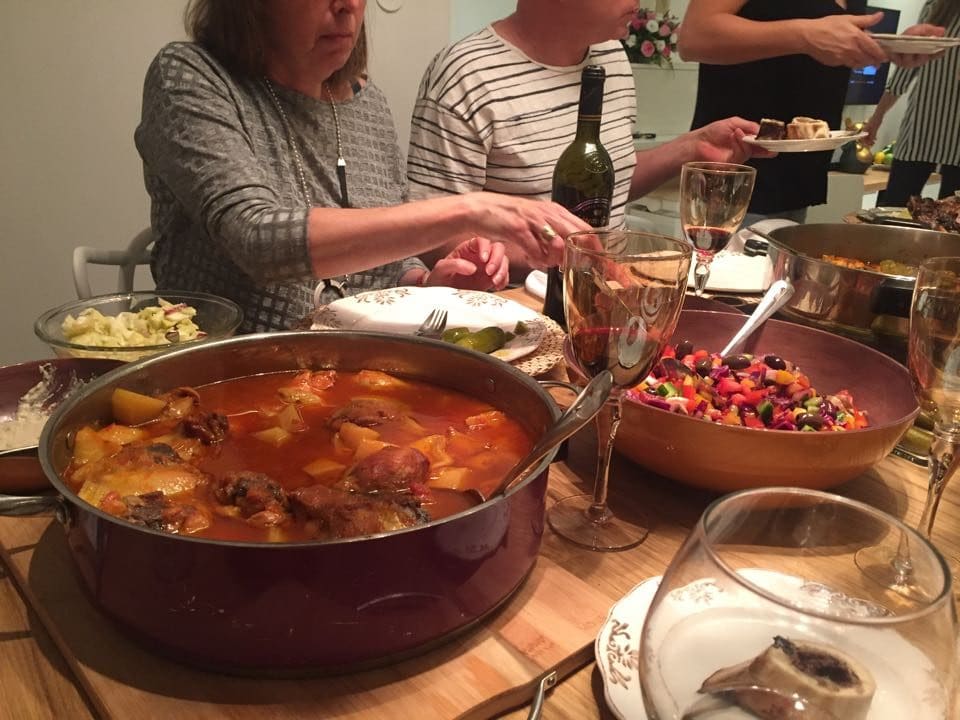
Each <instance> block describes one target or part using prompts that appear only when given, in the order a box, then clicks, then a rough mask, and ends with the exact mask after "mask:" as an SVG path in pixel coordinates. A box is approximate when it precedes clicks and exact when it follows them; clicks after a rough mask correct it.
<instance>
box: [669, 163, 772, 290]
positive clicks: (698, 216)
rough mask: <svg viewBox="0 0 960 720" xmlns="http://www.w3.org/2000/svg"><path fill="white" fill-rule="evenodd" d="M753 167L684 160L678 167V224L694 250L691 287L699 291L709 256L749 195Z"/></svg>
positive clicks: (736, 223) (723, 242)
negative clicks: (695, 259) (694, 259)
mask: <svg viewBox="0 0 960 720" xmlns="http://www.w3.org/2000/svg"><path fill="white" fill-rule="evenodd" d="M756 177H757V171H756V170H755V169H754V168H752V167H750V166H748V165H736V164H734V163H721V162H688V163H684V164H683V168H682V169H681V171H680V224H681V225H682V226H683V232H684V235H686V236H687V240H689V241H690V244H691V245H692V246H693V250H694V252H695V253H696V254H697V264H696V268H695V269H694V275H693V280H694V290H695V292H696V294H697V295H703V292H704V290H705V289H706V287H707V281H708V280H709V279H710V263H711V262H712V261H713V256H714V255H716V254H717V253H718V252H720V251H721V250H723V249H724V248H725V247H726V246H727V243H728V242H730V236H731V235H733V233H735V232H736V231H737V228H739V227H740V223H741V222H743V217H744V215H746V214H747V207H748V206H749V205H750V196H751V195H753V183H754V181H755V180H756Z"/></svg>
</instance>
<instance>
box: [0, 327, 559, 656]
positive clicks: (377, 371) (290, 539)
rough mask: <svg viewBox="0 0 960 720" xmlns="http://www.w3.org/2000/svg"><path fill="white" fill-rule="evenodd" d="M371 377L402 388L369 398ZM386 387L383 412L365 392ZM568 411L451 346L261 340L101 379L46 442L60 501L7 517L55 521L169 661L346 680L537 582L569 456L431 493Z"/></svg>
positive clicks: (388, 339)
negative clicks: (34, 514) (507, 478)
mask: <svg viewBox="0 0 960 720" xmlns="http://www.w3.org/2000/svg"><path fill="white" fill-rule="evenodd" d="M306 371H309V375H303V373H304V372H306ZM361 371H367V372H366V373H364V374H363V375H361ZM324 373H326V374H324ZM331 373H332V375H331ZM330 377H333V379H334V382H333V383H332V385H330V387H326V388H321V389H320V390H319V391H318V385H320V386H322V385H325V384H327V382H328V381H329V379H330ZM359 378H367V379H372V380H374V384H378V383H380V382H381V381H382V382H389V383H393V382H394V381H397V382H399V383H402V384H403V385H405V387H404V388H403V389H398V390H396V391H393V390H387V391H384V392H380V391H381V390H383V388H378V389H372V388H370V387H364V388H363V390H362V391H361V390H360V389H359V386H358V385H356V384H351V383H357V382H361V381H360V380H359ZM304 381H305V382H304ZM232 383H236V384H237V385H232ZM261 384H262V387H261ZM247 385H250V386H255V388H254V387H247ZM237 387H240V388H242V389H243V390H244V392H240V391H239V390H238V389H237ZM180 388H190V389H189V390H180ZM378 393H379V395H380V396H381V397H382V396H384V394H385V395H386V397H387V398H388V400H387V402H385V403H382V404H378V403H373V402H368V400H367V399H368V398H372V397H376V396H377V395H378ZM308 395H315V396H317V397H320V398H321V402H312V401H311V400H310V398H309V397H308ZM118 398H119V400H122V402H118ZM448 403H449V404H450V405H451V406H453V407H459V408H460V410H459V411H458V412H459V413H460V414H459V415H458V416H457V417H456V418H455V419H451V418H450V417H447V416H445V413H448V411H450V409H451V408H450V407H447V404H448ZM251 405H252V407H253V409H254V410H255V411H254V412H251ZM398 409H399V410H400V412H398ZM499 414H502V416H503V418H504V419H505V420H506V421H507V426H509V427H511V428H512V429H511V433H513V434H511V435H509V436H508V437H507V439H503V436H498V435H496V430H495V428H493V427H492V426H493V425H494V424H495V422H496V420H494V418H497V419H499V417H500V415H499ZM558 415H559V409H558V408H557V407H556V405H555V403H554V402H553V400H552V398H551V397H550V396H549V395H548V394H547V392H546V391H545V390H543V389H542V388H541V387H540V385H539V384H538V383H537V382H536V381H534V380H533V379H532V378H530V377H529V376H528V375H526V374H524V373H521V372H520V371H518V370H516V369H515V368H513V367H511V366H510V365H508V364H507V363H504V362H501V361H499V360H497V359H495V358H491V357H489V356H486V355H482V354H480V353H476V352H472V351H469V350H465V349H461V348H457V347H456V346H453V345H451V344H449V343H444V342H441V341H434V340H426V339H422V338H413V337H403V336H393V335H385V334H377V333H359V332H346V331H329V332H298V333H271V334H264V335H247V336H243V337H237V338H232V339H228V340H221V341H215V342H211V343H207V344H203V345H198V346H196V347H192V348H184V349H182V350H172V351H170V352H168V353H164V354H162V355H158V356H154V357H151V358H145V359H143V360H140V361H138V362H136V363H132V364H129V365H126V366H124V367H122V368H119V369H118V370H116V371H115V372H114V373H112V374H111V375H109V376H107V377H105V378H102V379H101V380H98V381H96V382H94V383H91V384H90V385H88V386H86V387H85V388H83V389H82V391H81V393H78V394H77V395H75V396H72V397H71V398H70V399H69V400H68V401H67V403H65V404H64V405H62V406H61V407H60V408H59V409H58V410H57V412H56V413H55V414H54V416H53V417H51V419H50V421H49V422H48V423H47V425H46V427H45V430H44V434H43V437H42V438H41V444H40V456H41V462H42V465H43V468H44V472H45V473H46V475H47V477H48V478H49V480H50V482H51V484H52V485H53V487H54V488H55V489H56V490H57V491H58V492H59V496H54V497H49V496H42V497H36V498H15V499H10V498H4V497H0V513H15V514H23V513H24V511H25V510H26V509H27V508H29V507H34V508H36V509H47V510H50V509H55V510H56V511H57V514H58V516H59V517H61V518H62V519H63V521H64V529H65V532H66V537H67V543H68V546H69V549H70V553H71V556H72V558H73V561H74V564H75V566H76V569H77V571H78V574H79V576H80V578H81V584H82V586H83V587H84V589H85V590H86V591H87V593H88V595H89V596H90V598H91V600H92V602H93V603H94V604H95V605H96V607H98V608H99V609H100V610H101V611H102V612H104V613H105V614H106V615H107V616H108V617H109V618H111V619H112V620H113V621H114V622H115V623H116V624H117V625H118V626H119V627H120V628H121V629H122V630H123V631H124V632H125V633H126V634H127V635H129V636H131V637H132V638H134V639H136V640H138V641H140V642H142V643H144V644H145V645H147V646H148V647H149V648H151V649H152V650H154V651H157V652H160V653H163V654H165V655H168V656H170V657H171V658H173V659H175V660H178V661H180V662H186V663H191V664H195V665H200V666H203V667H206V668H212V669H216V670H219V671H227V672H234V673H244V674H246V673H251V672H261V671H269V672H271V673H277V672H281V673H283V672H287V671H292V672H295V673H302V672H307V671H310V672H324V673H326V672H346V671H350V670H354V669H357V668H362V667H368V666H371V665H379V664H385V663H390V662H392V661H394V660H395V659H397V658H399V657H404V656H407V655H409V654H411V653H415V652H419V651H423V650H426V649H428V648H430V647H432V646H434V645H435V644H437V643H439V642H441V641H446V640H448V639H449V638H451V637H453V636H454V635H456V634H457V633H459V632H462V631H464V630H466V629H467V628H469V627H470V626H472V625H473V624H475V623H478V622H481V621H482V620H483V618H484V617H485V616H486V615H487V614H489V613H491V612H493V611H494V610H495V609H496V608H497V607H498V606H499V605H501V604H502V603H504V602H505V601H506V600H507V599H508V598H509V597H510V596H511V594H512V593H513V592H514V591H515V590H516V589H517V588H518V587H519V586H520V585H521V584H522V582H523V581H524V579H525V578H526V576H527V574H528V573H529V572H530V570H531V568H532V567H533V564H534V562H535V561H536V558H537V554H538V551H539V548H540V543H541V539H542V534H543V530H544V503H545V495H546V482H547V468H548V465H549V462H550V461H551V460H552V456H553V453H550V454H548V455H547V456H546V457H545V458H544V459H543V460H542V461H541V462H540V463H539V464H538V465H537V466H536V467H535V468H534V469H533V471H532V472H531V473H530V474H529V475H528V476H527V477H525V478H524V479H523V480H522V481H520V482H519V483H518V484H517V485H515V486H514V487H513V488H511V490H510V491H509V492H507V493H506V494H504V495H501V496H499V497H495V498H492V499H491V500H489V501H488V502H485V503H482V504H479V505H473V506H472V507H470V508H468V509H464V510H459V511H458V510H457V508H455V507H447V508H444V507H442V503H441V502H440V501H439V500H437V501H435V499H434V498H431V497H430V495H431V494H433V493H435V494H436V495H440V494H442V493H441V492H440V490H441V489H442V488H441V487H440V486H439V485H438V483H448V484H454V483H455V482H456V481H457V480H456V478H455V476H454V475H452V474H449V473H444V472H443V470H444V469H445V468H446V467H450V468H459V467H468V468H470V469H471V470H475V469H477V468H478V467H485V468H486V469H487V470H489V472H490V473H491V474H496V473H497V472H499V469H498V468H503V467H504V465H505V464H509V463H510V462H511V458H516V457H518V456H519V455H520V454H521V453H522V452H523V449H525V448H526V447H529V443H531V442H532V441H533V439H534V438H537V437H539V436H540V435H541V434H542V433H543V432H544V431H545V429H546V428H547V427H548V426H550V425H551V424H552V423H553V422H554V420H555V418H556V417H557V416H558ZM457 418H458V419H457ZM467 418H473V420H470V421H468V420H467ZM478 418H479V419H478ZM118 421H119V422H118ZM411 421H414V422H415V423H417V424H419V425H422V426H423V427H424V428H425V430H426V433H424V432H423V431H422V430H417V431H415V432H414V431H413V430H412V429H411V427H410V422H411ZM488 421H489V422H488ZM301 424H302V425H301ZM484 424H489V425H490V427H481V426H483V425H484ZM451 426H452V427H453V428H454V430H455V431H456V432H457V433H459V434H460V435H462V436H463V437H461V438H457V439H456V440H454V435H453V434H452V433H448V430H450V428H451ZM471 426H473V427H471ZM311 433H312V434H313V435H312V437H310V434H311ZM372 433H376V434H378V435H379V437H376V438H375V437H373V435H372ZM285 434H289V435H290V436H297V435H298V434H299V435H302V436H303V437H304V438H307V437H310V440H309V441H308V442H305V443H303V447H300V448H298V447H297V445H298V444H299V443H297V442H296V439H295V437H289V438H288V437H286V435H285ZM85 435H89V437H84V436H85ZM135 435H136V436H139V437H133V436H135ZM438 435H441V436H445V437H447V440H448V442H447V444H446V447H445V448H442V449H444V450H445V451H446V452H447V454H448V455H449V456H450V458H451V460H450V463H449V465H446V464H445V461H444V459H443V458H441V457H440V454H439V450H438V448H437V446H436V440H433V439H431V437H432V436H438ZM498 437H499V438H500V439H498ZM110 443H112V445H110ZM461 444H462V446H463V449H462V453H461V448H460V445H461ZM103 445H106V447H103ZM341 445H342V447H340V446H341ZM477 445H479V446H480V453H479V455H477V454H476V446H477ZM361 446H363V447H364V450H362V451H361V450H360V447H361ZM470 446H474V448H473V450H471V449H470ZM487 446H489V447H487ZM491 450H492V451H495V452H490V451H491ZM88 451H89V452H90V455H89V456H88V457H87V456H86V453H87V452H88ZM330 453H332V454H330ZM365 453H368V454H365ZM78 454H79V456H80V457H86V462H84V463H80V462H79V461H78ZM358 454H360V455H361V457H358ZM491 456H493V457H491ZM424 458H425V460H424ZM481 458H482V459H481ZM471 463H472V464H471ZM486 463H489V465H485V464H486ZM337 464H339V465H340V466H341V467H339V468H335V467H334V466H335V465H337ZM85 467H90V468H91V469H90V470H84V468H85ZM93 468H96V470H94V469H93ZM425 468H426V469H425ZM84 475H87V477H84ZM448 475H449V477H448ZM457 475H458V476H460V479H463V475H464V474H459V473H458V474H457ZM478 476H481V473H479V472H478ZM80 480H82V481H83V482H82V483H81V482H80ZM484 482H487V481H484ZM88 483H92V484H91V485H90V486H89V491H88V490H85V488H87V487H88V485H87V484H88ZM98 486H105V487H98ZM94 491H96V492H94ZM88 492H89V496H88V499H89V500H90V501H91V502H88V500H87V499H84V498H83V497H81V495H87V494H88ZM458 494H459V493H449V495H452V496H454V497H456V496H457V495H458ZM211 533H213V534H214V535H215V536H209V535H210V534H211Z"/></svg>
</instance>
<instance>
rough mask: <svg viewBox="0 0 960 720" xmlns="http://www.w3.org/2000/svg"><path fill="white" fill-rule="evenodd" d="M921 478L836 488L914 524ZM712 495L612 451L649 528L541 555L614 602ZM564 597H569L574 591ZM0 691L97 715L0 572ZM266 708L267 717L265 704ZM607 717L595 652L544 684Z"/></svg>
mask: <svg viewBox="0 0 960 720" xmlns="http://www.w3.org/2000/svg"><path fill="white" fill-rule="evenodd" d="M505 294H506V295H507V296H509V297H511V298H513V299H515V300H518V301H520V302H523V303H524V304H527V305H529V306H531V307H537V306H538V305H539V301H537V300H535V299H534V298H532V297H530V296H528V295H526V293H525V292H524V291H523V290H510V291H507V292H506V293H505ZM552 374H553V375H555V376H560V375H563V369H562V368H557V369H556V370H555V371H553V373H552ZM595 452H596V446H595V442H594V439H593V437H592V433H590V432H585V433H581V434H580V435H579V436H577V437H575V438H573V439H572V440H571V443H570V447H569V455H568V458H567V462H566V464H560V463H558V464H557V465H555V466H554V468H553V469H552V470H551V480H550V489H549V495H550V499H548V502H550V501H552V500H553V499H556V498H557V497H560V496H563V495H565V494H569V493H570V492H571V490H577V489H580V490H581V491H587V489H588V488H587V484H586V483H585V482H583V481H582V480H580V478H591V477H592V473H593V468H594V461H595ZM925 487H926V473H925V471H924V470H922V469H921V468H918V467H916V466H915V465H911V464H910V463H908V462H907V461H905V460H901V459H898V458H895V457H893V456H890V457H888V458H887V459H885V460H884V461H883V462H882V463H881V464H880V465H879V466H878V467H877V468H875V469H874V470H872V471H871V472H869V473H866V474H864V475H863V476H861V477H859V478H857V479H855V480H853V481H851V482H849V483H846V484H844V485H843V486H841V487H839V488H837V489H836V491H837V492H838V493H840V494H843V495H845V496H848V497H852V498H856V499H859V500H863V501H866V502H870V503H872V504H875V505H877V506H879V507H882V508H883V509H884V510H886V511H888V512H890V513H892V514H894V515H896V516H898V517H901V518H903V519H904V520H905V521H906V522H908V523H909V524H911V525H912V524H915V523H916V522H917V521H918V520H919V515H920V510H921V508H922V505H923V500H924V495H925ZM714 497H715V496H714V495H711V494H710V493H707V492H703V491H699V490H695V489H691V488H686V487H683V486H680V485H677V484H675V483H672V482H669V481H667V480H664V479H662V478H658V477H655V476H651V475H650V474H648V473H645V472H644V471H643V470H641V469H639V468H637V467H636V466H634V465H633V464H631V463H630V462H629V461H626V460H625V459H623V458H620V457H615V460H614V467H613V470H612V482H611V498H610V500H611V505H612V506H614V507H615V508H616V509H617V511H618V512H620V513H621V514H623V515H625V516H627V517H629V516H631V515H634V514H642V515H643V516H644V517H645V518H646V519H648V520H649V521H650V522H651V526H652V533H651V535H650V537H649V538H648V539H647V541H646V542H645V543H644V544H642V545H641V546H639V547H637V548H634V549H632V550H629V551H626V552H622V553H591V552H587V551H584V550H581V549H579V548H577V547H575V546H573V545H571V544H569V543H566V542H565V541H563V540H561V539H559V538H558V537H557V536H555V535H554V534H553V533H551V532H549V531H548V532H547V533H546V535H545V537H544V542H543V548H542V555H543V556H544V557H546V558H548V559H549V560H550V561H552V562H554V563H557V564H558V565H560V566H562V567H564V568H566V569H567V570H569V571H571V572H573V573H575V574H576V575H577V576H578V577H580V578H582V579H584V580H585V581H586V582H587V583H588V584H590V585H591V586H592V587H593V588H595V589H597V590H598V591H600V592H602V593H604V594H605V595H606V596H607V597H608V598H609V600H610V604H611V605H612V604H613V603H614V602H615V601H616V600H617V599H619V598H620V597H622V596H623V595H625V594H626V593H627V592H628V591H629V590H630V589H631V588H632V587H634V586H635V585H636V584H637V583H638V582H639V581H640V580H642V579H644V578H646V577H650V576H653V575H659V574H662V573H663V571H664V569H665V568H666V567H667V564H668V563H669V561H670V558H671V557H672V556H673V554H674V553H675V551H676V549H677V548H678V547H679V544H680V543H681V542H682V541H683V539H684V537H685V536H686V534H687V532H688V530H689V528H690V527H691V525H692V524H693V523H694V522H695V521H696V519H697V517H698V516H699V514H700V513H701V511H702V510H703V508H704V507H705V506H706V505H707V504H708V503H709V502H710V501H711V500H713V499H714ZM7 522H12V520H11V519H6V518H0V523H7ZM934 541H935V543H936V544H937V545H938V546H939V547H940V549H941V550H943V552H944V553H945V554H946V555H947V556H949V557H958V556H960V485H956V484H955V485H954V486H952V487H948V488H947V490H946V492H945V494H944V498H943V502H942V503H941V507H940V512H939V516H938V519H937V525H936V529H935V534H934ZM28 549H29V548H7V552H8V553H10V554H11V555H16V553H18V552H24V551H26V550H28ZM11 555H8V556H5V558H4V559H5V561H10V560H11ZM0 569H2V568H0ZM570 600H571V602H573V603H575V602H576V598H575V597H573V598H571V599H570ZM598 629H599V628H598ZM0 693H2V701H0V718H17V720H21V719H23V718H77V719H78V720H84V719H86V718H95V717H99V715H98V713H97V711H96V709H95V705H93V704H91V702H90V700H89V698H88V695H87V693H86V691H85V690H84V689H83V686H82V685H81V684H80V683H78V682H77V677H76V676H75V675H74V673H73V672H72V670H71V666H70V664H69V663H68V662H67V660H66V659H65V658H64V656H63V655H61V653H60V652H59V651H58V649H57V646H56V644H55V643H54V642H52V641H51V637H50V635H49V634H48V633H47V631H46V630H45V628H44V625H43V624H42V623H41V622H40V621H39V619H38V616H37V615H36V614H34V613H33V612H32V610H31V609H30V608H29V606H28V604H27V603H25V601H24V599H23V595H22V594H21V593H20V592H19V591H18V588H17V586H16V585H15V584H14V582H13V581H12V580H11V577H10V576H9V574H8V573H6V572H0ZM527 712H528V708H526V707H522V708H519V709H517V710H515V711H513V712H510V713H507V714H506V715H503V716H501V717H504V718H509V719H510V720H519V719H520V718H525V717H526V716H527ZM148 716H149V715H144V717H148ZM225 716H226V714H225ZM265 717H269V713H267V714H266V715H265ZM611 717H613V716H612V715H611V713H610V712H609V711H608V710H607V708H606V707H605V705H604V701H603V686H602V681H601V678H600V674H599V671H598V670H597V668H596V664H595V663H593V662H590V663H589V664H588V665H587V666H586V667H583V668H582V669H581V670H579V671H577V672H575V673H574V674H572V675H570V676H569V677H567V678H566V679H565V680H564V681H563V682H561V683H560V684H559V685H558V686H557V687H556V688H555V689H554V690H552V691H551V692H550V694H549V695H548V697H547V700H546V704H545V707H544V710H543V718H545V720H575V719H576V720H583V719H585V718H611Z"/></svg>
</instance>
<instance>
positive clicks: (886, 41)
mask: <svg viewBox="0 0 960 720" xmlns="http://www.w3.org/2000/svg"><path fill="white" fill-rule="evenodd" d="M873 39H874V40H876V41H877V45H879V46H880V47H882V48H883V49H884V50H886V51H887V52H892V53H907V54H911V55H933V54H934V53H938V52H941V51H943V50H949V49H950V48H952V47H957V46H958V45H960V38H956V37H934V36H924V35H891V34H890V33H873Z"/></svg>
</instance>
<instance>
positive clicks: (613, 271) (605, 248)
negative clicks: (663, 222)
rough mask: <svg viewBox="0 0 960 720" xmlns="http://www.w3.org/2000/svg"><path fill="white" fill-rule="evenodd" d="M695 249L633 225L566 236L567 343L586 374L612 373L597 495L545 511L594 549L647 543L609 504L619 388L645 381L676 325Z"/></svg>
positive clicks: (565, 533)
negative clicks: (611, 388) (611, 456)
mask: <svg viewBox="0 0 960 720" xmlns="http://www.w3.org/2000/svg"><path fill="white" fill-rule="evenodd" d="M691 255H692V252H691V249H690V247H689V246H688V245H687V244H686V243H683V242H681V241H679V240H674V239H672V238H668V237H664V236H662V235H655V234H651V233H644V232H635V231H631V230H602V231H601V230H598V231H592V232H580V233H574V234H572V235H570V236H568V237H567V240H566V246H565V249H564V258H563V268H564V270H563V298H564V306H565V308H566V314H567V327H568V328H569V339H568V342H569V345H570V348H571V350H572V354H573V358H574V360H575V362H576V367H575V368H571V370H572V372H573V374H576V373H577V372H579V373H580V374H582V375H583V376H585V377H593V376H595V375H598V374H600V373H601V372H603V371H604V370H609V371H610V372H611V373H612V374H613V382H614V389H613V392H612V393H611V399H610V401H608V402H607V403H606V405H605V406H604V409H603V410H601V411H600V415H598V416H597V417H598V420H597V429H598V439H599V459H598V464H597V474H596V478H595V481H594V489H593V494H592V495H574V496H572V497H568V498H564V499H563V500H560V501H558V502H557V503H556V504H554V505H553V506H552V507H551V508H550V511H549V512H548V513H547V520H548V521H549V523H550V527H552V528H553V529H554V531H556V532H557V534H559V535H561V536H562V537H565V538H567V539H568V540H571V541H573V542H575V543H577V544H579V545H582V546H584V547H587V548H590V549H591V550H622V549H626V548H629V547H633V546H635V545H638V544H639V543H641V542H643V540H644V538H645V537H646V535H647V530H646V528H644V527H641V526H639V525H635V524H633V523H630V522H627V521H625V520H623V519H622V518H617V517H614V515H613V513H611V512H610V509H609V507H607V480H608V476H609V471H610V455H611V453H612V452H613V441H614V437H615V436H616V433H617V426H618V425H619V423H620V414H621V391H622V390H623V389H624V388H628V387H631V386H632V385H635V384H636V383H638V382H640V381H641V380H642V379H643V378H644V377H646V375H647V373H649V372H650V368H651V367H652V366H653V364H654V362H655V361H656V359H657V357H658V356H659V354H660V350H661V349H662V347H663V345H664V343H665V342H666V341H667V340H668V339H669V337H670V335H671V333H672V332H673V329H674V328H675V327H676V324H677V318H678V317H679V315H680V307H681V305H682V304H683V294H684V290H685V288H686V284H687V274H688V273H689V270H690V260H691Z"/></svg>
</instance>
